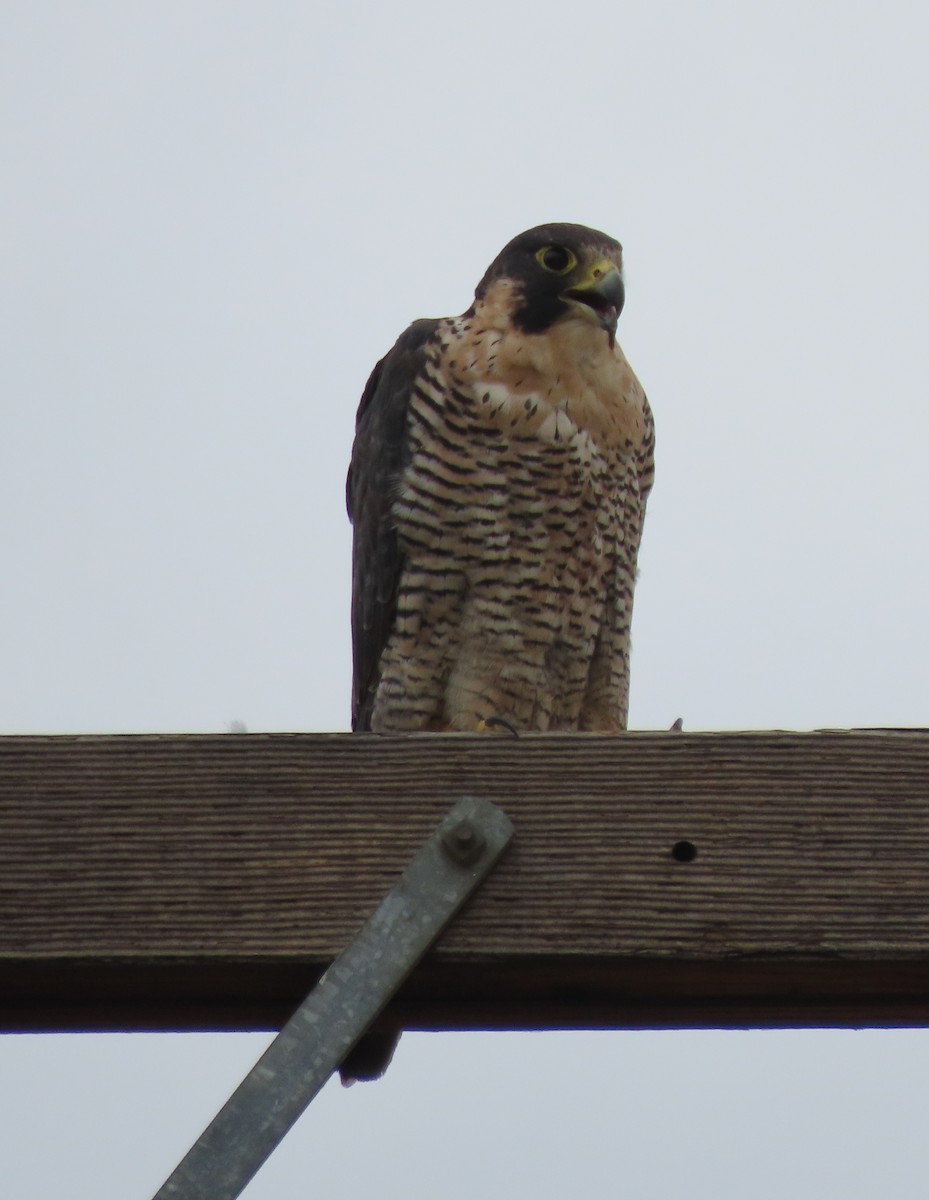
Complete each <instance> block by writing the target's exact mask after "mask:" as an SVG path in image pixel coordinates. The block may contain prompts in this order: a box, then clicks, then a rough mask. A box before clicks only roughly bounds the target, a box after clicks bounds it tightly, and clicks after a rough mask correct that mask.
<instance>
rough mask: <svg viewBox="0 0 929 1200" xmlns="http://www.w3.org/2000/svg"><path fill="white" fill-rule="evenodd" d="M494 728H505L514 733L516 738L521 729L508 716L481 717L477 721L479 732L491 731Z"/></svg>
mask: <svg viewBox="0 0 929 1200" xmlns="http://www.w3.org/2000/svg"><path fill="white" fill-rule="evenodd" d="M494 729H505V730H506V731H507V733H510V734H512V735H513V737H514V738H518V737H519V730H518V729H517V728H516V726H515V725H514V724H513V723H512V721H508V720H507V719H506V717H481V719H480V720H479V721H478V723H477V731H478V733H490V732H492V731H493V730H494Z"/></svg>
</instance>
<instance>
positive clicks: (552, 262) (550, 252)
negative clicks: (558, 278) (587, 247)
mask: <svg viewBox="0 0 929 1200" xmlns="http://www.w3.org/2000/svg"><path fill="white" fill-rule="evenodd" d="M535 260H536V262H537V263H538V264H539V266H540V267H543V268H544V269H545V270H546V271H548V272H550V273H551V274H552V275H567V273H568V272H569V271H573V270H574V268H575V267H576V266H577V258H576V257H575V255H573V254H572V253H571V251H570V250H568V249H567V247H565V246H543V247H542V248H541V250H536V252H535Z"/></svg>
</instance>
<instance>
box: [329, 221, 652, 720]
mask: <svg viewBox="0 0 929 1200" xmlns="http://www.w3.org/2000/svg"><path fill="white" fill-rule="evenodd" d="M624 298H625V289H624V283H623V260H622V247H621V246H620V244H619V243H618V242H616V241H614V240H613V239H612V238H610V237H608V236H607V235H606V234H603V233H598V232H597V231H596V230H593V229H588V228H586V227H585V226H583V225H569V224H551V225H540V226H538V227H537V228H535V229H530V230H528V231H527V232H526V233H522V234H520V235H519V236H518V237H516V238H514V239H513V240H512V241H511V242H510V243H509V244H508V245H506V246H505V247H504V248H503V250H502V251H501V252H500V254H499V255H498V256H497V257H496V258H495V259H494V261H493V262H492V263H491V264H490V266H489V267H488V268H487V271H486V272H485V274H484V277H483V278H482V279H481V281H480V283H479V284H478V285H477V289H476V292H475V296H474V303H473V304H472V305H471V307H470V308H469V309H468V310H467V311H466V312H465V313H464V314H463V315H462V316H460V317H449V318H445V319H427V320H420V321H415V322H414V323H413V324H412V325H411V326H410V327H409V329H407V331H406V332H405V333H403V334H402V335H401V336H400V338H399V340H398V341H397V344H396V345H395V346H394V347H393V349H392V350H391V351H390V352H389V353H388V354H387V355H386V356H385V357H384V358H382V359H381V361H380V362H379V363H378V364H377V366H376V367H375V368H374V371H373V373H372V374H371V378H370V379H369V380H368V383H367V386H366V387H365V390H364V394H363V395H362V397H361V403H360V405H359V408H358V417H357V424H356V435H355V445H354V450H353V453H352V462H351V467H350V469H349V474H348V485H347V500H348V511H349V517H350V518H351V520H352V522H353V525H354V557H353V568H354V570H353V587H352V639H353V648H354V681H353V694H352V728H353V729H355V730H358V731H361V730H374V731H376V732H384V733H394V732H398V733H399V732H407V731H415V730H462V731H467V730H478V729H483V728H487V726H488V724H493V723H494V722H504V723H506V724H507V725H509V726H511V727H512V728H513V729H515V730H525V731H530V730H595V731H602V732H614V731H618V730H622V729H624V728H625V727H626V720H627V711H628V698H629V627H630V622H631V618H632V596H633V589H634V586H635V576H636V557H637V554H638V549H639V541H640V538H641V536H642V523H643V519H644V516H645V503H646V500H647V498H648V494H649V490H650V488H651V486H652V478H653V474H654V426H653V422H652V415H651V411H650V409H649V406H648V401H647V400H646V398H645V392H644V391H643V390H642V386H641V385H640V383H639V381H638V379H636V377H635V375H634V374H633V372H632V368H631V367H630V366H629V364H628V362H627V361H626V358H625V356H624V354H623V352H622V350H621V349H620V347H619V345H618V343H617V342H616V323H617V320H618V318H619V314H620V312H621V310H622V307H623V301H624Z"/></svg>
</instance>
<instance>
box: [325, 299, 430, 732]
mask: <svg viewBox="0 0 929 1200" xmlns="http://www.w3.org/2000/svg"><path fill="white" fill-rule="evenodd" d="M438 324H439V322H438V321H437V320H422V321H415V322H414V323H413V324H412V325H411V326H410V327H409V329H408V330H407V331H406V332H405V333H403V334H401V336H400V338H399V339H398V340H397V344H396V345H395V346H394V348H393V349H392V350H391V351H390V352H389V353H388V354H386V355H385V356H384V358H382V359H381V361H380V362H379V363H378V364H377V366H376V367H375V368H374V370H373V371H372V372H371V378H370V379H369V380H368V383H367V386H366V387H365V390H364V393H363V394H362V397H361V403H360V404H359V405H358V416H357V418H356V422H355V445H354V448H353V449H352V462H351V466H350V467H349V469H348V480H347V482H346V488H345V494H346V502H347V505H348V515H349V518H350V520H351V522H352V524H353V525H354V544H353V551H352V650H353V653H354V672H353V677H352V729H353V730H355V731H356V732H361V731H363V730H366V729H370V728H371V710H372V708H373V706H374V696H375V693H376V691H377V685H378V680H379V679H380V661H381V655H382V654H383V652H384V647H385V646H386V645H387V641H388V639H389V637H390V634H391V630H392V629H393V624H394V617H395V615H396V609H397V587H398V584H399V582H400V574H401V571H402V570H403V556H402V554H401V551H400V547H399V545H398V542H397V533H396V529H395V528H394V524H393V517H392V508H393V502H394V498H395V496H396V489H397V485H398V482H399V480H400V476H401V474H402V472H403V468H404V466H405V465H406V461H407V455H408V453H409V451H408V447H407V414H408V410H409V404H410V394H411V392H412V390H413V384H414V383H415V381H416V377H417V375H419V373H420V371H421V370H422V368H423V365H424V363H425V360H426V346H427V345H428V343H429V341H430V340H431V338H432V336H433V334H434V333H435V331H436V328H437V326H438Z"/></svg>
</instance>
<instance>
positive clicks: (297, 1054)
mask: <svg viewBox="0 0 929 1200" xmlns="http://www.w3.org/2000/svg"><path fill="white" fill-rule="evenodd" d="M512 837H513V826H512V825H511V823H510V821H509V820H508V818H507V817H506V815H505V813H504V812H503V811H502V810H501V809H499V808H497V807H496V806H495V805H493V804H491V803H490V802H489V801H487V800H481V799H479V798H476V797H472V796H466V797H464V798H463V799H461V800H459V801H458V803H457V804H456V805H455V806H454V808H453V809H452V810H451V812H450V813H449V815H448V816H447V817H446V818H445V820H444V821H443V822H442V823H441V825H439V827H438V829H437V830H436V832H435V833H434V834H433V835H432V837H431V838H430V839H429V841H428V842H427V843H426V844H425V846H423V848H422V849H421V850H420V851H419V853H418V854H417V855H416V857H415V858H413V859H412V861H411V862H410V863H409V865H408V866H407V868H406V870H405V871H404V872H403V877H402V878H401V880H400V882H399V883H398V884H397V885H396V887H395V888H394V889H393V890H392V891H391V892H389V893H388V894H387V896H385V897H384V899H383V900H382V901H381V904H380V906H379V907H378V908H377V910H376V911H375V912H374V913H373V914H372V916H371V917H369V919H368V920H367V922H366V923H365V924H364V926H362V928H361V930H360V931H359V933H358V935H357V937H356V938H355V940H354V941H353V942H352V943H351V945H350V946H348V947H347V948H346V949H345V950H344V951H343V952H342V954H340V955H339V957H338V958H337V959H336V960H335V962H334V963H333V964H332V965H331V966H330V967H329V969H328V970H327V971H326V973H325V974H324V975H323V977H322V978H321V979H320V981H319V983H317V985H316V987H315V988H314V989H313V991H312V992H310V994H309V995H308V996H307V998H306V999H305V1000H304V1001H303V1003H302V1004H301V1005H300V1007H299V1008H298V1009H297V1011H296V1012H295V1013H294V1015H293V1016H292V1017H291V1018H290V1020H289V1021H288V1022H287V1024H286V1025H285V1026H284V1027H283V1029H282V1030H281V1031H280V1033H279V1034H278V1035H277V1037H276V1038H275V1039H274V1041H273V1042H272V1043H271V1045H270V1046H269V1047H268V1048H267V1050H266V1051H265V1052H264V1054H263V1055H262V1056H261V1058H260V1059H259V1060H258V1062H257V1063H256V1064H255V1065H254V1067H252V1069H251V1071H249V1073H248V1074H247V1075H246V1076H245V1078H244V1079H243V1080H242V1082H241V1083H240V1084H239V1086H238V1087H237V1088H236V1090H235V1091H234V1092H233V1093H232V1095H231V1096H230V1098H229V1100H228V1101H227V1102H226V1104H225V1105H224V1106H223V1108H222V1109H220V1111H219V1112H218V1113H217V1115H216V1116H215V1117H214V1118H213V1120H212V1121H211V1123H210V1124H209V1125H208V1126H207V1128H206V1129H205V1130H204V1132H203V1133H202V1134H201V1136H200V1137H199V1139H198V1140H197V1141H196V1143H195V1144H194V1145H193V1146H192V1148H191V1149H190V1150H189V1151H188V1153H187V1155H186V1157H185V1158H184V1159H183V1160H182V1161H181V1163H180V1165H179V1166H178V1167H177V1169H176V1170H175V1171H174V1173H173V1174H172V1175H171V1177H170V1178H169V1179H168V1180H167V1181H166V1182H165V1183H164V1184H163V1185H162V1187H161V1188H160V1189H159V1191H158V1192H157V1193H156V1195H155V1197H154V1200H235V1197H237V1196H239V1195H240V1194H241V1193H242V1190H243V1189H244V1188H245V1186H246V1184H247V1183H248V1182H249V1180H250V1179H251V1178H252V1177H253V1176H254V1174H255V1172H256V1171H257V1170H258V1169H259V1167H260V1166H261V1165H262V1163H263V1162H264V1161H265V1159H266V1158H267V1157H268V1156H269V1155H270V1154H271V1152H272V1151H273V1150H274V1149H275V1147H276V1146H277V1145H278V1143H279V1142H280V1141H281V1139H282V1138H283V1137H284V1135H285V1134H286V1133H287V1131H288V1130H289V1129H290V1127H291V1126H292V1125H293V1124H294V1122H295V1121H296V1120H297V1118H298V1117H299V1116H300V1114H301V1113H302V1112H303V1110H304V1109H305V1108H306V1106H307V1105H308V1104H309V1103H310V1101H311V1100H312V1099H313V1097H314V1096H315V1095H316V1094H317V1093H318V1092H319V1091H320V1089H321V1088H322V1087H323V1084H325V1083H326V1081H327V1080H328V1079H329V1076H330V1075H331V1074H332V1072H333V1071H334V1070H335V1068H336V1067H337V1066H338V1065H339V1063H340V1062H342V1060H343V1059H344V1057H345V1055H346V1054H347V1053H348V1051H349V1050H350V1049H351V1048H352V1046H354V1044H355V1043H356V1042H357V1041H358V1039H359V1038H360V1037H361V1035H362V1034H363V1033H364V1031H365V1030H366V1029H367V1028H368V1026H369V1025H370V1024H371V1022H372V1021H373V1020H374V1019H375V1017H376V1016H377V1015H378V1013H379V1012H380V1011H381V1009H382V1008H384V1006H385V1005H386V1004H387V1002H388V1000H390V998H391V997H392V996H393V995H394V993H395V992H396V991H397V989H398V988H399V987H400V985H401V984H402V983H403V981H404V980H405V979H406V977H407V976H408V975H409V973H410V972H411V971H412V969H413V967H415V965H416V964H417V962H419V960H420V959H421V958H422V956H423V955H424V954H425V952H426V951H427V950H428V949H429V947H430V946H431V945H432V943H433V942H435V941H436V939H437V938H438V936H439V934H440V933H441V932H442V930H443V929H444V928H445V926H446V925H447V924H448V922H449V921H450V920H451V919H452V917H453V916H454V915H455V913H456V912H457V911H458V910H459V908H461V906H462V904H463V903H464V902H465V900H467V899H468V897H469V896H470V895H471V894H472V892H474V891H476V890H477V888H478V887H480V885H481V884H482V883H483V881H484V879H485V878H486V877H487V875H488V874H489V873H490V871H491V869H492V868H493V867H494V866H495V865H496V863H497V860H498V859H499V858H500V856H501V854H502V853H503V851H504V850H505V849H506V847H507V846H508V845H509V843H510V841H511V839H512Z"/></svg>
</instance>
